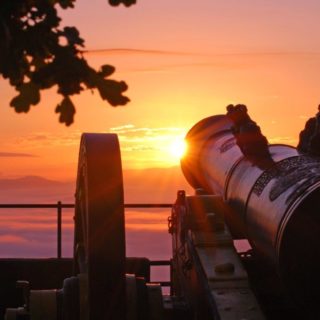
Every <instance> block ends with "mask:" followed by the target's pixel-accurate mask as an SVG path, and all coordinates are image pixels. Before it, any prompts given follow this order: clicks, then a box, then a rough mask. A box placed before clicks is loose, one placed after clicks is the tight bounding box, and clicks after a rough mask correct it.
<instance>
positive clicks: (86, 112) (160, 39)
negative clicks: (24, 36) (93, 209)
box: [0, 0, 320, 254]
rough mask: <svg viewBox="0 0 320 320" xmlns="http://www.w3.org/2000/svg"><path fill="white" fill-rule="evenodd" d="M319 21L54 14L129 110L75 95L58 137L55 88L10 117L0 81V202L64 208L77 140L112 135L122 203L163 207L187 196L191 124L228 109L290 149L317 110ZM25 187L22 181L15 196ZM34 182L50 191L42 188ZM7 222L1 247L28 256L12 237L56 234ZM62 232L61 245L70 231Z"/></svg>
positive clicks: (139, 11)
mask: <svg viewBox="0 0 320 320" xmlns="http://www.w3.org/2000/svg"><path fill="white" fill-rule="evenodd" d="M319 12H320V1H315V0H305V1H298V0H284V1H251V0H243V1H236V0H220V1H212V0H199V1H182V0H176V1H171V0H158V1H150V0H138V1H137V4H136V5H135V6H132V7H131V8H125V7H123V6H121V7H118V8H113V7H111V6H109V4H108V1H106V0H96V1H88V0H77V1H76V2H75V8H74V9H70V10H63V11H62V12H61V18H62V21H63V25H64V26H75V27H76V28H78V29H79V31H80V35H81V37H82V38H84V39H85V46H86V47H85V50H87V51H86V52H85V53H84V57H85V58H86V59H87V60H88V62H89V64H90V65H92V66H93V67H95V68H98V67H99V66H101V65H103V64H111V65H114V66H115V68H116V71H115V73H114V74H113V75H112V78H113V79H115V80H119V81H120V80H123V81H125V82H126V83H127V84H128V87H129V89H128V91H127V92H126V96H128V97H129V98H130V100H131V102H130V103H128V104H127V105H126V106H121V107H117V108H113V107H111V106H110V105H109V104H108V103H107V102H106V101H103V100H102V99H101V98H100V96H99V93H98V92H95V91H93V92H91V91H90V90H87V91H84V92H82V93H81V95H79V96H76V97H72V101H73V103H74V105H75V106H76V114H75V122H74V124H73V125H71V126H70V127H66V126H64V125H62V124H60V123H59V122H58V115H57V114H56V113H55V107H56V105H57V103H58V102H59V101H60V97H58V95H57V93H56V90H57V88H53V89H50V90H45V91H44V92H43V93H41V102H40V104H39V105H37V106H32V107H31V110H30V111H29V112H28V113H21V114H17V113H15V111H14V110H13V108H11V107H10V101H11V99H12V98H13V97H14V96H15V95H16V92H15V90H14V89H13V88H12V87H11V86H9V84H8V81H7V80H6V79H0V92H1V99H0V121H1V125H0V164H1V166H0V182H1V181H3V184H2V185H3V186H4V187H3V190H1V189H0V191H1V192H0V197H2V198H1V201H2V203H9V202H31V201H33V202H34V203H37V202H44V203H47V202H52V203H55V202H56V201H58V200H61V201H66V202H73V201H74V191H75V183H74V181H75V178H76V173H77V161H78V148H79V142H80V137H81V134H82V133H83V132H96V133H113V134H117V135H118V137H119V141H120V147H121V158H122V167H123V169H124V178H125V201H127V202H129V201H131V202H139V201H140V202H144V201H145V202H157V201H158V202H161V201H162V202H171V203H173V202H174V201H175V196H176V190H178V189H179V190H181V189H186V190H187V191H188V190H189V191H190V190H191V188H190V187H189V186H188V184H187V182H186V180H185V179H184V177H183V175H182V173H181V170H180V167H179V163H180V158H181V157H182V156H183V154H184V152H185V150H186V145H185V142H184V140H183V139H184V137H185V135H186V133H187V132H188V130H189V129H190V128H191V127H192V126H193V125H194V124H195V123H197V122H198V121H200V120H201V119H203V118H206V117H209V116H212V115H215V114H224V113H225V112H226V109H225V107H226V106H227V105H228V104H230V103H244V104H246V105H247V106H248V110H249V114H250V116H251V117H252V119H253V120H254V121H256V122H257V123H258V124H259V126H260V127H261V131H262V132H263V134H264V135H265V136H266V137H267V138H268V140H269V142H271V143H287V144H291V145H296V144H297V140H298V137H299V132H300V131H301V130H302V129H303V127H304V125H305V122H306V120H307V119H308V118H310V117H311V116H314V114H315V113H316V112H317V106H318V104H319V103H320V94H319V80H318V78H319V70H320V41H319V40H320V39H319V32H318V31H319V24H320V22H319ZM26 176H32V177H31V179H30V181H31V182H30V184H26V186H25V185H23V188H22V187H21V185H22V184H23V183H22V182H23V181H24V180H23V179H24V177H26ZM34 176H36V177H41V178H42V179H43V180H44V181H45V182H46V181H47V180H46V179H48V180H50V181H51V180H53V182H52V181H51V182H50V183H49V184H50V188H49V187H48V188H47V187H46V188H43V187H42V184H41V183H43V181H42V180H41V179H40V180H41V181H40V182H39V181H38V180H37V179H34ZM15 179H16V180H15ZM20 179H22V182H21V180H20ZM7 180H10V181H11V182H12V181H13V182H12V185H13V186H12V188H11V189H10V188H8V187H7ZM66 186H67V187H66ZM188 188H190V189H188ZM190 192H191V191H190ZM148 214H149V213H148V212H147V213H144V215H143V219H145V218H146V217H147V216H148ZM26 215H27V216H28V217H29V216H32V214H31V213H30V212H29V211H28V213H27V214H26ZM41 215H42V214H39V216H41ZM135 215H136V216H135V217H138V213H137V212H135ZM151 216H152V214H151ZM155 216H157V217H158V218H159V217H160V218H161V219H162V218H163V217H165V214H164V213H163V214H158V215H153V217H155ZM160 218H159V219H160ZM5 219H6V216H5V215H3V216H2V218H1V216H0V222H2V224H3V225H4V226H5V227H3V228H5V229H3V233H0V235H1V236H0V243H1V242H4V243H8V242H10V243H11V242H12V243H13V242H21V241H22V242H23V241H25V239H27V240H26V241H27V242H28V244H30V243H31V244H33V248H34V249H35V250H36V245H35V243H33V242H32V240H30V239H31V238H30V235H29V238H28V237H25V238H23V237H22V240H21V239H20V240H19V236H17V235H16V234H15V232H16V231H19V232H20V231H21V230H22V229H23V228H26V229H28V228H29V229H28V230H31V233H32V231H33V230H35V231H37V232H38V231H39V229H41V230H44V232H45V231H46V232H47V231H48V230H49V229H50V230H54V225H53V222H52V221H53V220H52V219H51V220H50V219H48V220H45V219H43V220H41V219H40V218H39V219H38V216H37V219H38V220H37V219H36V222H33V228H32V229H31V227H30V223H29V222H25V221H27V220H28V219H25V220H23V222H19V219H20V215H17V216H16V218H14V219H13V220H10V221H11V222H10V223H11V225H12V226H14V228H12V230H10V228H9V227H8V225H6V224H5V221H4V220H5ZM141 220H142V219H141ZM164 220H165V219H164ZM163 223H164V224H163V225H160V222H159V223H158V220H157V221H155V220H152V221H151V222H150V223H149V224H148V225H147V226H144V225H143V223H142V221H140V220H139V221H138V222H137V221H135V223H133V220H130V219H128V221H127V227H128V229H129V230H131V231H132V232H135V233H134V237H133V236H132V237H131V238H130V239H131V240H132V239H133V238H134V239H137V237H139V236H140V238H139V241H140V242H139V241H138V240H137V242H136V243H139V245H140V244H144V242H145V241H144V240H145V239H144V237H145V235H143V234H141V235H139V232H140V229H141V230H143V228H145V230H147V231H148V232H150V233H152V230H154V231H155V232H160V230H161V231H163V232H164V231H165V229H166V225H165V223H166V222H165V221H164V222H163ZM66 230H68V231H69V232H70V234H71V232H72V231H71V224H70V223H69V224H67V225H66ZM0 231H1V230H0ZM70 234H69V236H70V239H69V242H70V243H71V242H72V240H71V239H72V237H71V235H70ZM54 235H55V233H54V231H51V234H50V237H51V238H53V237H54ZM129 237H130V236H129ZM166 237H167V235H166ZM39 238H40V237H39ZM41 241H42V240H41V239H40V240H39V243H40V242H41ZM160 244H161V243H160V242H159V243H158V245H159V246H160ZM10 250H11V249H10ZM10 250H9V249H7V251H5V254H7V252H9V251H10ZM46 250H47V248H46V247H45V248H44V249H43V252H44V251H46ZM130 250H131V251H130V252H134V250H133V249H130ZM22 251H23V250H22ZM50 252H51V251H50ZM41 254H42V251H41Z"/></svg>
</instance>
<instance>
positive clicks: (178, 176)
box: [0, 167, 192, 203]
mask: <svg viewBox="0 0 320 320" xmlns="http://www.w3.org/2000/svg"><path fill="white" fill-rule="evenodd" d="M123 177H124V191H125V202H172V201H174V200H175V197H176V193H177V191H178V190H180V189H185V190H187V192H189V193H190V192H192V190H191V188H190V187H189V186H188V184H187V182H186V180H185V178H184V176H183V174H182V173H181V170H180V168H179V167H170V168H150V169H143V170H124V172H123ZM75 189H76V183H75V181H69V182H61V181H54V180H49V179H46V178H43V177H39V176H25V177H21V178H15V179H8V178H6V179H0V202H2V203H4V202H7V203H8V202H15V203H22V202H35V201H36V202H44V201H45V202H48V201H50V202H56V201H58V200H61V201H64V202H74V192H75Z"/></svg>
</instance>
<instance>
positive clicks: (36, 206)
mask: <svg viewBox="0 0 320 320" xmlns="http://www.w3.org/2000/svg"><path fill="white" fill-rule="evenodd" d="M60 207H61V208H74V207H75V205H74V204H73V203H61V205H60ZM124 207H125V208H141V209H144V208H146V209H148V208H172V204H170V203H126V204H125V205H124ZM50 208H53V209H57V208H58V205H57V204H37V203H34V204H33V203H17V204H12V203H7V204H0V209H50Z"/></svg>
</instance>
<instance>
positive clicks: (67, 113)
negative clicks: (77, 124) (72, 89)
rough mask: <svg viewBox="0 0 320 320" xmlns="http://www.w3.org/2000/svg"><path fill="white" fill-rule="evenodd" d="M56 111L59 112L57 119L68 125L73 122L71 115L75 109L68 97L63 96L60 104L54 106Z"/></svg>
mask: <svg viewBox="0 0 320 320" xmlns="http://www.w3.org/2000/svg"><path fill="white" fill-rule="evenodd" d="M56 113H60V116H59V121H60V122H61V123H65V125H66V126H70V124H72V123H73V116H74V114H75V113H76V109H75V107H74V105H73V103H72V101H71V100H70V98H69V97H65V98H64V99H63V100H62V102H61V103H60V104H58V105H57V107H56Z"/></svg>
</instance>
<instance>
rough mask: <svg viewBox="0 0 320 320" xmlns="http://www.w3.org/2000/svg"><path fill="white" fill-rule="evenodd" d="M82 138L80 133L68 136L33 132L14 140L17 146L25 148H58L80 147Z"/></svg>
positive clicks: (70, 133) (73, 132) (72, 133)
mask: <svg viewBox="0 0 320 320" xmlns="http://www.w3.org/2000/svg"><path fill="white" fill-rule="evenodd" d="M80 137H81V132H80V131H71V132H68V134H54V133H51V132H33V133H31V134H29V135H27V136H24V137H19V138H16V139H15V140H14V143H15V144H18V145H23V146H25V147H29V148H32V147H39V146H43V147H58V146H66V147H68V146H75V145H79V141H80Z"/></svg>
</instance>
